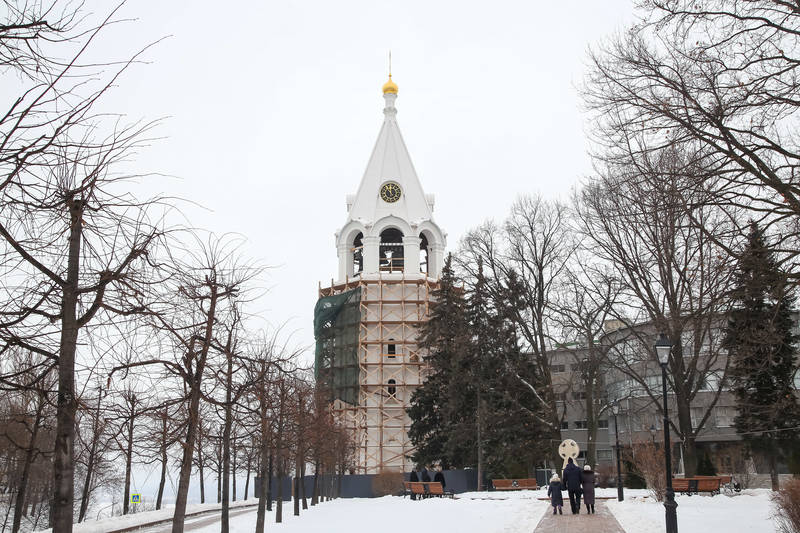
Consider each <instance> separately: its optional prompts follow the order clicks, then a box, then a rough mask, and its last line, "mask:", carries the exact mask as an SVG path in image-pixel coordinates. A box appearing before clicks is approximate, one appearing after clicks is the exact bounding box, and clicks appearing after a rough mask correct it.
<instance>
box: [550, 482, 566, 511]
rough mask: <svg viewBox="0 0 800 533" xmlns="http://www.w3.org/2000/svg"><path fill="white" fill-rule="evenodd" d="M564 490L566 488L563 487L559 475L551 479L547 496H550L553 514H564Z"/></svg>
mask: <svg viewBox="0 0 800 533" xmlns="http://www.w3.org/2000/svg"><path fill="white" fill-rule="evenodd" d="M563 490H564V487H563V486H561V480H560V479H559V478H558V474H553V477H551V478H550V485H548V487H547V495H548V496H550V505H552V506H553V514H556V511H558V514H564V513H563V512H562V511H561V506H563V505H564V496H563V495H562V494H561V491H563Z"/></svg>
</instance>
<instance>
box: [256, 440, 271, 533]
mask: <svg viewBox="0 0 800 533" xmlns="http://www.w3.org/2000/svg"><path fill="white" fill-rule="evenodd" d="M267 448H268V444H267V438H266V437H265V436H264V435H262V437H261V461H260V463H261V467H260V468H259V471H258V475H259V476H260V478H261V484H260V486H259V487H258V488H259V489H260V490H259V491H258V513H257V514H256V533H264V524H265V523H266V518H265V517H266V511H267V494H268V493H269V485H270V477H271V475H272V473H271V472H270V473H267V454H268V450H267Z"/></svg>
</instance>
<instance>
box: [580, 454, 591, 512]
mask: <svg viewBox="0 0 800 533" xmlns="http://www.w3.org/2000/svg"><path fill="white" fill-rule="evenodd" d="M581 485H583V503H584V504H585V505H586V512H587V513H591V514H594V472H593V471H592V465H583V472H581Z"/></svg>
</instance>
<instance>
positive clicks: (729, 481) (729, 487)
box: [695, 476, 742, 493]
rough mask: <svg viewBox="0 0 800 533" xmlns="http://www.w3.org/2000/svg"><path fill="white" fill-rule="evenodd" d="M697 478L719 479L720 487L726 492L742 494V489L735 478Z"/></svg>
mask: <svg viewBox="0 0 800 533" xmlns="http://www.w3.org/2000/svg"><path fill="white" fill-rule="evenodd" d="M695 477H696V478H719V486H720V487H721V488H723V489H725V492H727V493H732V492H741V491H742V487H741V486H740V485H739V484H738V483H736V481H735V480H734V479H733V476H695Z"/></svg>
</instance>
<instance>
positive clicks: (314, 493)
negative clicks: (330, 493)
mask: <svg viewBox="0 0 800 533" xmlns="http://www.w3.org/2000/svg"><path fill="white" fill-rule="evenodd" d="M318 503H319V459H317V460H316V462H315V463H314V487H313V488H312V489H311V505H317V504H318Z"/></svg>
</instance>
